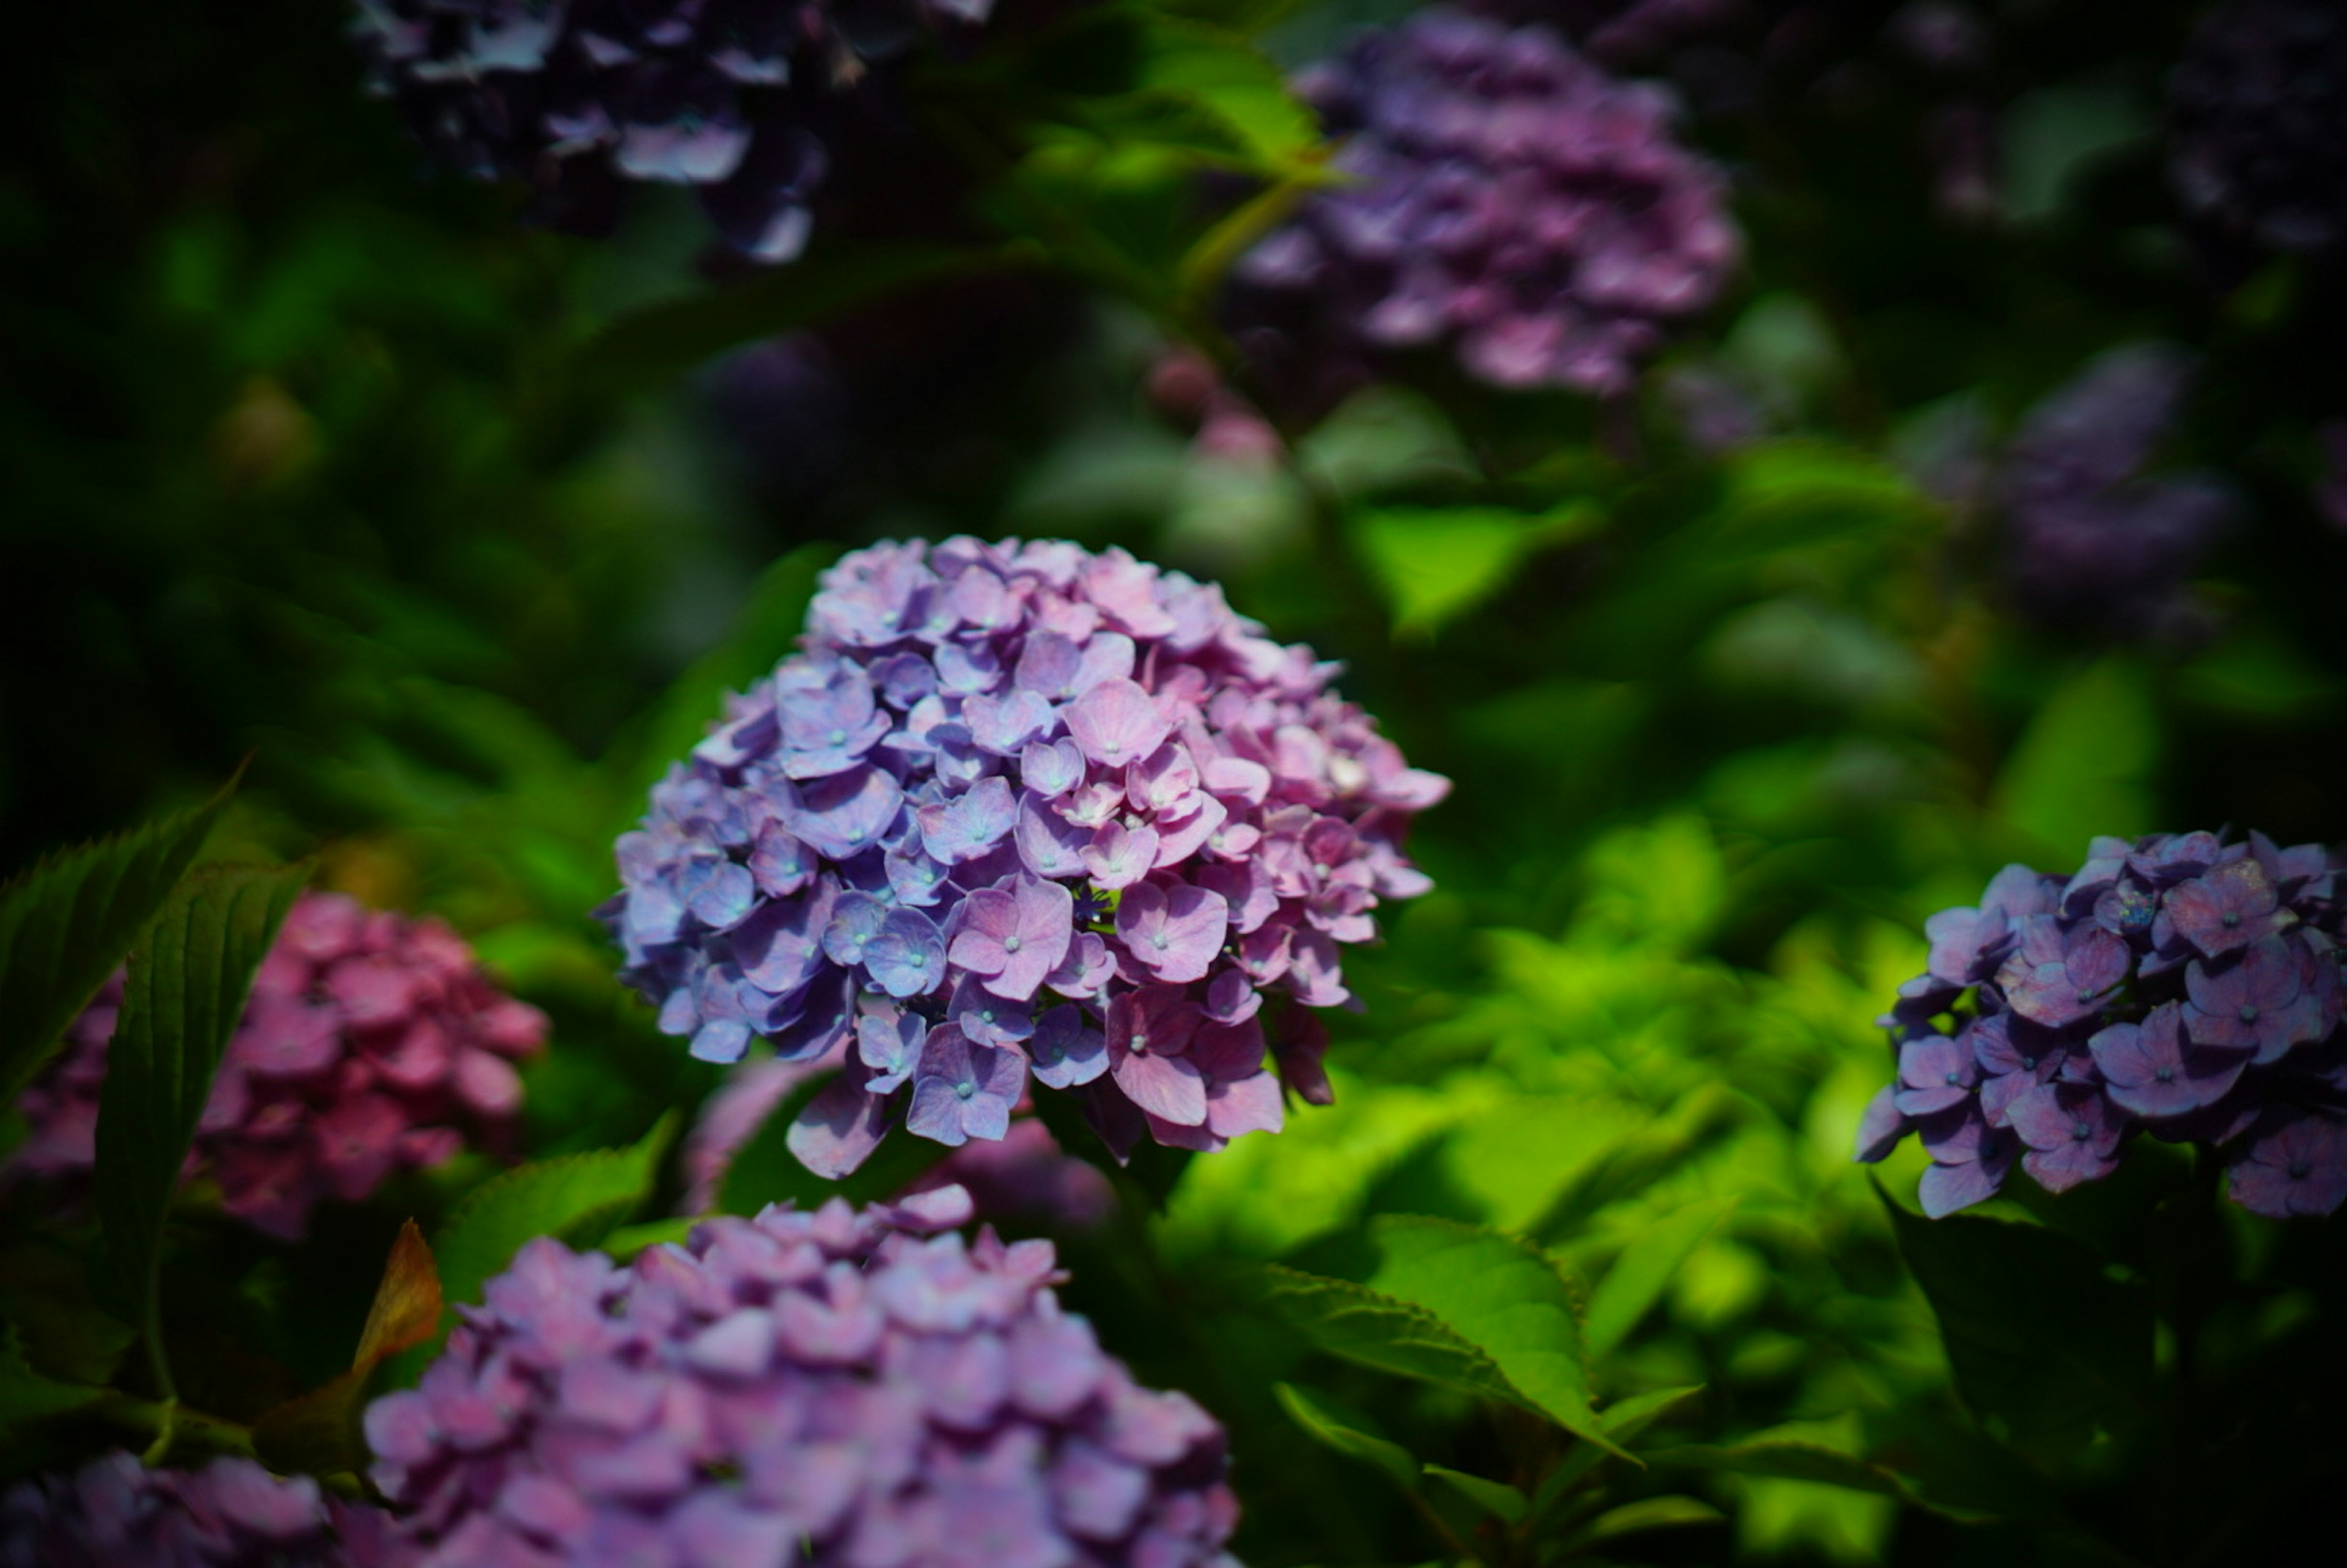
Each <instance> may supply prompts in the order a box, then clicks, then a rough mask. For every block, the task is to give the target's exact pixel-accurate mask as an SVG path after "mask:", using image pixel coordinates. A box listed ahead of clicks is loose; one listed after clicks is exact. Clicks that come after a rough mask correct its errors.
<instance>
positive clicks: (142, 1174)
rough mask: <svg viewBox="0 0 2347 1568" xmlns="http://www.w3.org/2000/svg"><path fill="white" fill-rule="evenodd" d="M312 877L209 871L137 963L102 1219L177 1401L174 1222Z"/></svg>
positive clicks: (179, 899) (155, 930) (100, 1163)
mask: <svg viewBox="0 0 2347 1568" xmlns="http://www.w3.org/2000/svg"><path fill="white" fill-rule="evenodd" d="M309 876H310V868H309V867H308V866H206V867H204V868H202V869H201V870H199V871H197V872H195V873H194V874H193V875H191V876H189V877H188V878H187V879H186V880H184V881H182V882H181V883H180V884H179V886H177V887H175V888H174V889H173V890H172V892H171V895H170V897H168V898H166V899H165V900H164V902H163V907H162V908H161V910H160V911H159V913H158V914H157V915H156V917H155V923H154V925H153V926H152V927H150V928H149V931H148V934H147V936H146V938H144V939H143V940H142V941H141V943H140V945H139V946H138V948H135V949H133V950H132V952H131V955H130V974H129V979H128V982H127V983H126V985H125V986H124V989H123V998H122V1013H121V1018H120V1021H119V1022H118V1023H117V1024H116V1026H115V1030H114V1042H113V1044H112V1046H111V1047H109V1049H108V1055H107V1071H106V1086H105V1088H104V1090H103V1091H100V1095H99V1099H98V1115H97V1214H98V1223H99V1225H100V1226H101V1228H102V1229H103V1230H104V1232H105V1236H106V1247H107V1255H108V1260H109V1262H110V1263H111V1265H112V1266H113V1270H114V1276H115V1279H116V1282H117V1286H118V1289H119V1290H120V1291H121V1293H122V1295H123V1296H124V1297H125V1298H126V1299H127V1300H128V1301H129V1302H131V1303H133V1304H135V1306H136V1312H135V1317H136V1320H137V1321H138V1323H139V1324H140V1325H141V1326H142V1327H143V1328H144V1330H145V1332H146V1336H147V1344H148V1353H149V1356H150V1357H152V1358H154V1362H155V1370H156V1380H157V1381H158V1383H159V1384H160V1385H161V1387H162V1390H163V1392H164V1393H165V1394H167V1395H168V1394H169V1393H170V1391H171V1383H170V1375H169V1369H168V1368H166V1367H165V1366H164V1364H163V1359H162V1357H163V1350H162V1342H161V1337H160V1333H159V1321H160V1320H159V1315H158V1302H157V1291H158V1287H159V1277H158V1271H159V1266H160V1263H161V1260H162V1248H163V1217H164V1215H165V1214H167V1213H168V1212H169V1208H170V1204H171V1197H172V1194H175V1193H176V1192H178V1191H179V1167H180V1165H181V1163H183V1162H185V1161H186V1159H187V1157H188V1149H189V1146H190V1144H191V1143H193V1142H194V1140H195V1135H196V1122H197V1120H198V1119H199V1118H200V1117H201V1116H202V1114H203V1110H204V1102H205V1101H207V1100H208V1099H210V1097H211V1089H212V1078H213V1075H214V1074H215V1073H217V1072H218V1071H220V1056H221V1054H222V1053H223V1052H224V1051H226V1050H227V1049H228V1041H229V1037H230V1036H231V1034H233V1033H235V1031H236V1026H237V1023H238V1021H239V1020H241V1018H242V1017H243V1015H244V1002H245V998H246V996H247V994H248V993H250V992H251V989H252V976H253V972H254V971H255V970H256V969H258V968H260V967H261V958H262V957H263V956H264V955H266V954H267V953H268V951H269V944H270V943H271V942H272V940H273V939H274V938H276V935H277V927H278V925H279V924H280V922H282V920H283V919H284V918H285V914H286V911H287V910H289V909H291V908H292V907H293V899H294V897H295V895H297V894H298V893H300V892H301V890H302V883H304V882H305V881H307V880H308V879H309Z"/></svg>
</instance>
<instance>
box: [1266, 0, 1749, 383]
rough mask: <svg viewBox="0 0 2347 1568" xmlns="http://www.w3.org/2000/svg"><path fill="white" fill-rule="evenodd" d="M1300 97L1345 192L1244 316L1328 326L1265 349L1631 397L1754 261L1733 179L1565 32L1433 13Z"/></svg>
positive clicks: (1321, 69)
mask: <svg viewBox="0 0 2347 1568" xmlns="http://www.w3.org/2000/svg"><path fill="white" fill-rule="evenodd" d="M1296 90H1297V92H1298V93H1299V95H1300V96H1302V97H1304V98H1305V99H1306V100H1307V101H1308V102H1309V103H1310V104H1311V105H1312V106H1313V107H1314V108H1317V110H1318V111H1319V113H1320V115H1321V118H1322V120H1323V122H1324V125H1325V127H1326V128H1327V133H1328V134H1329V135H1330V136H1331V137H1332V138H1337V140H1338V142H1339V143H1340V146H1339V149H1338V151H1337V155H1336V158H1335V159H1334V164H1333V167H1334V169H1336V171H1337V173H1338V174H1340V175H1342V176H1343V177H1344V179H1343V181H1342V183H1339V184H1336V185H1332V186H1330V187H1329V188H1327V189H1326V190H1321V191H1318V192H1317V193H1316V194H1315V195H1314V196H1313V197H1312V198H1311V200H1308V201H1307V202H1306V204H1305V206H1304V208H1303V210H1302V211H1301V212H1299V213H1298V215H1297V216H1296V220H1294V221H1293V222H1291V223H1289V224H1287V225H1286V226H1285V227H1283V228H1282V229H1280V230H1278V231H1276V232H1274V233H1273V234H1272V235H1270V236H1269V237H1268V238H1266V240H1265V241H1263V243H1262V244H1260V245H1259V246H1257V247H1256V248H1255V251H1253V252H1251V253H1250V254H1249V255H1248V256H1247V257H1246V258H1245V261H1242V262H1241V263H1240V266H1239V269H1238V272H1237V274H1236V276H1237V279H1238V281H1239V282H1240V284H1241V288H1242V292H1241V297H1240V301H1239V307H1238V308H1239V310H1240V312H1241V313H1242V314H1243V315H1245V314H1250V313H1255V312H1257V311H1260V312H1261V313H1263V314H1264V315H1265V318H1266V320H1267V321H1277V320H1279V319H1281V318H1282V317H1283V316H1288V317H1293V316H1295V315H1296V313H1298V312H1301V313H1303V314H1304V315H1305V316H1307V317H1308V321H1307V322H1304V323H1300V324H1297V325H1296V326H1295V328H1294V329H1293V331H1292V332H1290V333H1287V335H1288V336H1291V337H1293V338H1294V339H1295V340H1296V341H1295V342H1293V343H1288V342H1284V341H1281V339H1282V333H1281V331H1280V329H1278V328H1276V327H1272V328H1250V329H1249V330H1247V331H1246V332H1245V333H1243V340H1245V341H1247V342H1248V346H1249V347H1250V349H1251V351H1252V352H1255V353H1256V354H1258V355H1259V356H1260V357H1265V358H1266V359H1276V358H1277V357H1279V356H1281V355H1285V354H1299V355H1300V354H1310V353H1313V352H1316V351H1317V348H1318V347H1320V346H1323V345H1325V346H1326V347H1327V348H1329V349H1332V350H1334V351H1335V352H1337V353H1339V354H1344V353H1351V352H1357V351H1364V350H1368V351H1374V350H1381V349H1399V348H1410V347H1419V346H1423V345H1434V344H1448V345H1450V347H1451V348H1452V349H1453V350H1454V352H1455V353H1456V354H1457V357H1458V360H1459V363H1460V365H1461V366H1462V367H1463V368H1464V369H1465V370H1466V371H1467V373H1468V374H1471V375H1473V376H1475V377H1477V378H1479V379H1481V380H1483V381H1487V382H1490V383H1492V384H1497V385H1501V386H1507V387H1570V388H1573V389H1575V390H1578V391H1581V392H1585V393H1592V394H1597V395H1617V394H1620V393H1622V392H1624V391H1626V390H1627V389H1628V388H1629V386H1630V385H1631V384H1632V382H1633V380H1634V378H1635V368H1636V366H1637V365H1638V364H1640V363H1641V362H1642V361H1644V360H1645V358H1646V357H1647V356H1648V355H1650V354H1652V353H1653V352H1654V351H1655V349H1656V348H1658V347H1659V346H1660V345H1661V344H1662V343H1663V341H1664V338H1665V333H1667V332H1668V330H1669V329H1670V328H1671V327H1672V326H1674V325H1676V324H1677V323H1681V322H1684V321H1686V320H1687V319H1688V318H1690V317H1692V316H1694V315H1696V313H1700V312H1702V311H1703V310H1705V309H1706V307H1708V306H1709V305H1710V304H1711V302H1713V301H1714V300H1715V299H1716V298H1717V297H1718V295H1719V292H1720V291H1721V289H1722V288H1723V287H1724V286H1725V284H1726V283H1727V279H1728V277H1729V275H1730V273H1731V272H1732V270H1733V269H1734V267H1735V265H1736V262H1737V257H1738V254H1739V251H1740V241H1739V240H1738V237H1737V231H1736V228H1735V226H1734V224H1733V222H1732V221H1731V220H1730V219H1729V217H1728V215H1727V209H1726V181H1725V180H1724V179H1722V177H1721V176H1720V174H1719V172H1718V171H1717V169H1714V168H1713V167H1712V166H1711V165H1710V164H1709V163H1708V162H1706V160H1704V159H1701V158H1700V157H1697V156H1696V155H1695V154H1694V153H1691V152H1689V151H1687V150H1686V149H1684V148H1682V147H1681V146H1680V145H1679V144H1678V143H1677V141H1676V140H1675V139H1674V138H1673V135H1672V128H1671V122H1672V111H1671V107H1670V100H1669V99H1668V97H1666V96H1665V94H1663V93H1662V92H1661V91H1660V90H1659V89H1656V88H1655V87H1649V86H1645V85H1642V84H1637V83H1630V82H1623V81H1617V80H1615V79H1614V77H1610V76H1608V75H1607V74H1606V73H1605V72H1604V70H1603V69H1602V68H1601V67H1598V66H1596V65H1595V64H1594V63H1592V62H1591V61H1589V60H1587V59H1584V58H1583V57H1582V56H1579V55H1577V54H1575V53H1574V52H1573V49H1572V47H1571V46H1569V45H1567V44H1566V43H1565V42H1564V41H1563V39H1562V38H1561V37H1559V36H1557V35H1556V34H1555V33H1554V32H1553V31H1552V30H1550V29H1549V28H1547V27H1544V26H1530V27H1520V28H1514V29H1511V28H1509V27H1508V26H1504V25H1503V24H1501V23H1499V22H1495V21H1491V20H1489V19H1486V18H1483V17H1480V16H1471V15H1463V14H1460V13H1458V12H1453V11H1447V10H1434V11H1428V12H1423V13H1420V14H1419V15H1415V16H1412V17H1410V18H1409V20H1407V21H1405V22H1403V23H1402V24H1400V25H1399V26H1396V27H1393V28H1391V29H1389V30H1384V31H1375V32H1368V33H1365V34H1363V35H1362V36H1359V37H1358V38H1357V39H1356V40H1355V41H1354V42H1353V43H1352V45H1351V46H1349V47H1348V48H1347V49H1346V50H1345V51H1344V52H1343V53H1342V54H1340V55H1337V56H1335V57H1334V58H1332V59H1329V60H1327V61H1325V62H1323V63H1321V64H1319V65H1317V66H1315V67H1312V68H1310V69H1309V70H1307V71H1306V72H1305V73H1304V74H1303V75H1302V76H1300V77H1298V78H1297V79H1296Z"/></svg>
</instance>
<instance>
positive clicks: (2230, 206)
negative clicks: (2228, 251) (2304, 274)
mask: <svg viewBox="0 0 2347 1568" xmlns="http://www.w3.org/2000/svg"><path fill="white" fill-rule="evenodd" d="M2168 182H2169V184H2170V185H2171V186H2172V187H2173V188H2174V189H2175V191H2176V197H2177V200H2178V203H2179V204H2181V206H2182V207H2183V209H2184V211H2185V214H2186V216H2187V217H2188V218H2189V219H2190V220H2192V221H2193V223H2194V224H2195V225H2196V226H2197V227H2198V230H2199V231H2200V232H2201V234H2202V235H2204V236H2205V237H2207V238H2208V239H2209V240H2210V241H2214V242H2215V243H2216V244H2217V245H2218V246H2219V247H2229V248H2232V249H2234V250H2237V251H2242V250H2246V251H2252V252H2257V251H2294V252H2297V253H2299V254H2301V255H2306V256H2310V257H2313V258H2315V259H2317V260H2320V261H2330V262H2336V261H2341V260H2342V259H2347V11H2342V9H2341V8H2340V7H2339V6H2338V5H2333V4H2332V3H2331V0H2233V3H2232V4H2230V5H2220V6H2218V7H2217V8H2215V9H2214V10H2212V11H2210V12H2209V15H2207V16H2206V17H2204V18H2203V19H2202V21H2201V23H2200V26H2199V27H2198V29H2197V30H2196V31H2195V32H2194V34H2193V36H2192V42H2191V45H2190V46H2189V47H2188V49H2187V50H2186V52H2185V55H2184V57H2183V59H2182V60H2181V61H2179V62H2178V65H2177V67H2176V69H2175V70H2174V72H2173V73H2171V74H2170V76H2169V77H2168Z"/></svg>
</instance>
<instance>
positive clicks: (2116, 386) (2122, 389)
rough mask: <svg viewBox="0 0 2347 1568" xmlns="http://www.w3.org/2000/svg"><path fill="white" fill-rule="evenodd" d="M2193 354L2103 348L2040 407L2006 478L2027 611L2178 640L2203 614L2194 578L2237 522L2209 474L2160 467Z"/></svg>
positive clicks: (2019, 599) (2011, 575) (2012, 581)
mask: <svg viewBox="0 0 2347 1568" xmlns="http://www.w3.org/2000/svg"><path fill="white" fill-rule="evenodd" d="M2191 374H2192V364H2191V360H2190V359H2189V357H2188V355H2186V354H2184V353H2183V351H2181V350H2179V349H2176V348H2173V347H2170V346H2168V345H2166V344H2161V343H2134V344H2128V345H2127V346H2125V347H2121V348H2116V349H2112V350H2110V351H2108V352H2106V353H2105V354H2100V355H2098V356H2096V358H2095V359H2094V360H2093V361H2092V362H2091V363H2089V364H2087V366H2086V368H2085V369H2084V370H2083V371H2081V372H2080V373H2079V374H2078V375H2077V376H2075V378H2073V379H2072V380H2071V381H2069V382H2068V383H2066V384H2064V385H2062V386H2060V387H2057V388H2056V389H2055V391H2054V392H2053V393H2052V394H2050V395H2047V397H2046V398H2045V400H2044V401H2043V402H2041V403H2040V404H2038V405H2037V406H2036V407H2034V408H2033V409H2031V410H2030V412H2029V415H2028V416H2027V417H2026V418H2025V419H2024V420H2023V422H2022V425H2021V428H2020V429H2019V430H2018V431H2017V432H2015V434H2014V437H2013V440H2012V441H2011V442H2010V443H2009V444H2008V445H2007V446H2006V448H2005V451H2004V460H2003V465H2002V467H2001V469H2000V470H1999V472H1998V475H1997V477H1996V486H1997V489H1998V495H1997V497H1996V498H1997V500H1998V501H1999V502H2000V503H2001V504H2002V507H2003V509H2004V518H2005V527H2006V534H2005V541H2004V571H2005V579H2006V584H2007V586H2008V588H2009V589H2011V591H2012V594H2013V597H2014V602H2015V604H2016V605H2017V607H2018V608H2020V609H2021V610H2023V611H2024V612H2025V613H2027V614H2029V615H2030V616H2032V617H2034V618H2035V619H2037V620H2042V621H2045V622H2046V623H2049V624H2052V625H2057V626H2067V627H2074V628H2082V629H2089V630H2098V631H2103V632H2106V633H2116V634H2119V635H2123V636H2132V637H2154V638H2168V639H2175V638H2178V637H2181V636H2183V635H2185V634H2188V632H2190V631H2191V630H2193V629H2194V627H2195V626H2196V624H2197V623H2198V621H2199V620H2201V619H2203V614H2202V610H2201V608H2200V606H2199V604H2198V600H2196V599H2195V598H2194V597H2193V595H2192V592H2191V589H2190V586H2189V579H2190V578H2191V576H2192V573H2193V572H2194V570H2195V569H2197V568H2198V566H2199V564H2200V562H2201V560H2202V559H2203V558H2204V557H2206V556H2207V554H2208V553H2209V548H2210V547H2211V546H2212V545H2214V544H2215V543H2216V542H2217V541H2218V540H2219V538H2221V537H2222V536H2223V535H2224V534H2225V532H2226V531H2227V529H2228V528H2230V527H2231V526H2232V524H2233V523H2234V522H2235V520H2236V519H2237V518H2238V515H2239V500H2238V498H2237V497H2236V496H2235V495H2234V493H2233V491H2232V489H2231V488H2230V487H2229V486H2227V485H2226V484H2225V482H2224V481H2223V480H2221V479H2219V478H2218V477H2215V476H2214V475H2211V474H2207V473H2202V472H2198V471H2190V470H2187V471H2170V472H2158V473H2153V472H2147V469H2149V468H2150V466H2151V464H2152V462H2153V459H2154V456H2155V454H2156V453H2157V449H2158V447H2159V446H2160V445H2161V443H2162V442H2163V441H2164V440H2166V439H2167V437H2168V435H2169V433H2170V432H2171V431H2172V430H2173V428H2174V426H2175V424H2176V419H2177V415H2178V409H2179V407H2180V405H2182V403H2183V401H2184V396H2185V393H2186V391H2187V390H2188V387H2189V385H2190V382H2191Z"/></svg>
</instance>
